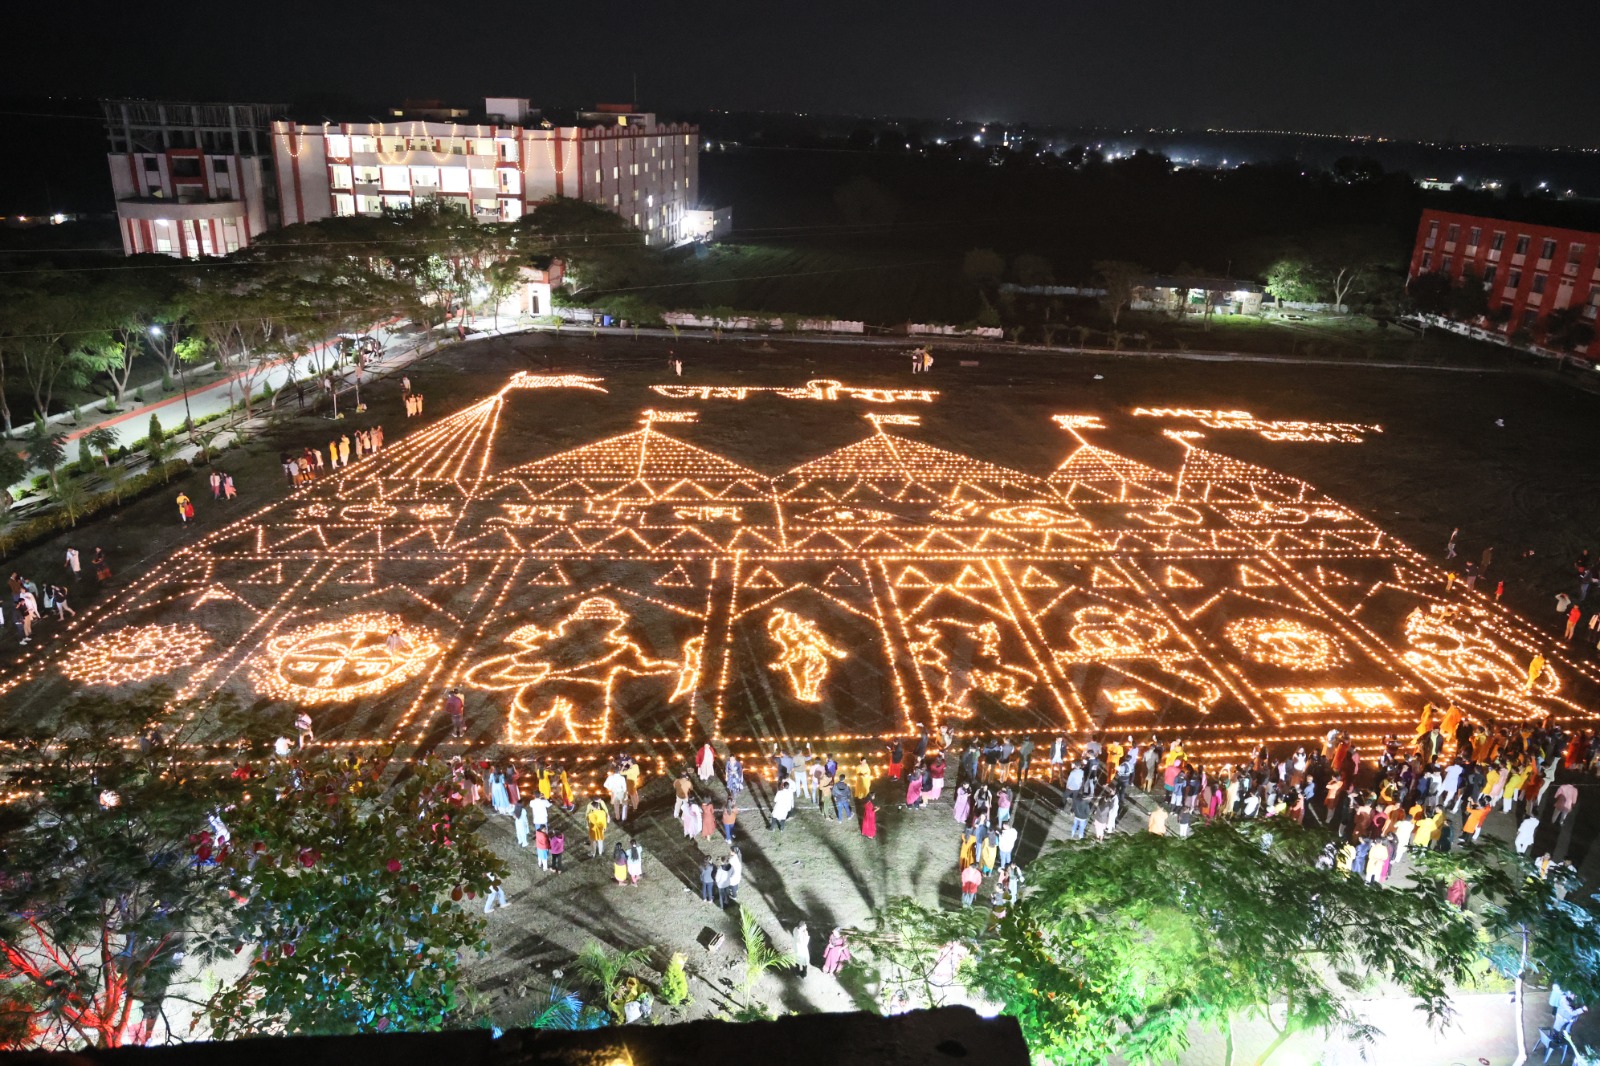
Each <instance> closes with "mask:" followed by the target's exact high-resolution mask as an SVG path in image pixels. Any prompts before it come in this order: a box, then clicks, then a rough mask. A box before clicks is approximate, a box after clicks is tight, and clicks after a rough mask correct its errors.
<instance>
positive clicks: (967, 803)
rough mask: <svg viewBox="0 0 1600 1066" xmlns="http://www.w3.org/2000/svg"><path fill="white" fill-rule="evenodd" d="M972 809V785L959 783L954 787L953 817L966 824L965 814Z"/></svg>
mask: <svg viewBox="0 0 1600 1066" xmlns="http://www.w3.org/2000/svg"><path fill="white" fill-rule="evenodd" d="M971 811H972V786H971V785H965V784H964V785H961V786H959V787H958V788H957V789H956V803H955V811H954V814H955V819H956V821H958V822H960V823H961V824H962V825H966V824H967V815H968V814H969V813H971Z"/></svg>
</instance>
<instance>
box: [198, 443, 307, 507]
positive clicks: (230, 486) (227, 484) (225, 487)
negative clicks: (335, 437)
mask: <svg viewBox="0 0 1600 1066" xmlns="http://www.w3.org/2000/svg"><path fill="white" fill-rule="evenodd" d="M321 456H322V453H321V452H318V453H317V457H318V458H317V463H318V465H319V466H320V465H321V463H322V458H321ZM238 494H239V490H238V488H237V487H236V486H235V485H234V483H233V475H232V474H223V475H222V495H223V497H224V498H225V499H229V500H231V499H233V498H234V497H235V496H237V495H238Z"/></svg>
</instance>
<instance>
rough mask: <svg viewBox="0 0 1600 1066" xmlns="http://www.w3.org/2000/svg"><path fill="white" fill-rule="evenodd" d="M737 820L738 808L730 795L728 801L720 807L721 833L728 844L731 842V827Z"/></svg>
mask: <svg viewBox="0 0 1600 1066" xmlns="http://www.w3.org/2000/svg"><path fill="white" fill-rule="evenodd" d="M738 820H739V808H738V806H737V805H735V804H734V802H733V798H732V797H731V796H730V797H729V798H728V802H727V803H726V804H725V805H723V808H722V835H723V836H724V837H726V838H727V841H728V843H730V844H732V843H733V827H734V824H735V823H737V822H738Z"/></svg>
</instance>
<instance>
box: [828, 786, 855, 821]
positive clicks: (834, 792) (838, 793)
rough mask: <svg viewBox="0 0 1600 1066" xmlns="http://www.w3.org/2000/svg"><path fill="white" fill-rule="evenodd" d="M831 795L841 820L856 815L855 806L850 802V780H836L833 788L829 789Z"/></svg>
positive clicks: (835, 812) (836, 813) (834, 808)
mask: <svg viewBox="0 0 1600 1066" xmlns="http://www.w3.org/2000/svg"><path fill="white" fill-rule="evenodd" d="M829 795H831V796H832V797H833V811H834V814H835V815H836V816H837V817H838V819H839V821H841V822H843V821H844V820H845V819H846V818H854V817H855V816H856V812H855V808H854V807H853V806H852V805H851V803H850V800H851V795H850V785H849V783H848V782H846V781H844V780H842V779H841V780H839V781H835V782H834V783H833V788H832V789H830V790H829Z"/></svg>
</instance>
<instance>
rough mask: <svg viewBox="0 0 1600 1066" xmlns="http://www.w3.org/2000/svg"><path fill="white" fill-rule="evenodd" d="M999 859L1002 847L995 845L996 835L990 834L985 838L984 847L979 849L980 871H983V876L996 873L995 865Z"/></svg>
mask: <svg viewBox="0 0 1600 1066" xmlns="http://www.w3.org/2000/svg"><path fill="white" fill-rule="evenodd" d="M999 858H1000V845H999V844H997V843H995V835H994V834H993V833H990V834H989V835H988V836H986V837H984V838H983V847H981V848H979V849H978V869H980V870H982V871H983V876H985V877H988V876H989V875H990V874H992V873H994V864H995V863H996V862H997V861H998V860H999Z"/></svg>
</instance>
